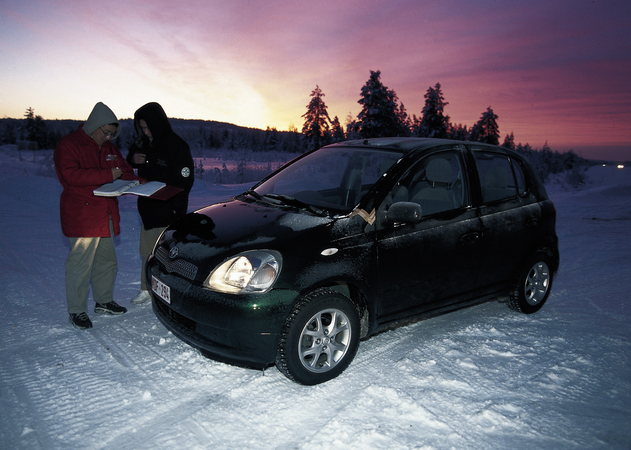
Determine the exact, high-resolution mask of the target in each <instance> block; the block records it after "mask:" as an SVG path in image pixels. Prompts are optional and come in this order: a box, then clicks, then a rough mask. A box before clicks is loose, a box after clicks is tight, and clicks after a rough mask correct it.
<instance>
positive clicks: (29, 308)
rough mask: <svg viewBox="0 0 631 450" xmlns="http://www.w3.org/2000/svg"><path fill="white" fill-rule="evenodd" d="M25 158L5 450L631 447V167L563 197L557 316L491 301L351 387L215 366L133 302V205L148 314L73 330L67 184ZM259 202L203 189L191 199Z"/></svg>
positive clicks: (11, 275) (6, 257)
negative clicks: (64, 207) (140, 300)
mask: <svg viewBox="0 0 631 450" xmlns="http://www.w3.org/2000/svg"><path fill="white" fill-rule="evenodd" d="M16 155H17V152H15V151H12V150H11V148H0V208H1V215H0V225H1V228H0V229H1V233H0V255H2V258H0V292H1V295H0V415H1V420H0V448H2V449H47V450H48V449H84V448H86V449H87V448H90V449H117V450H118V449H175V448H177V449H183V450H184V449H207V448H213V449H215V448H217V449H233V448H234V449H241V448H243V449H245V448H261V449H268V448H278V449H347V448H348V449H412V448H414V449H450V448H455V449H529V450H530V449H555V450H557V449H629V448H631V292H630V291H631V289H630V288H631V280H630V277H631V239H630V236H631V233H630V227H631V169H622V170H619V169H616V168H615V167H593V168H592V169H590V171H589V173H588V176H589V179H588V182H587V183H586V185H584V187H583V189H582V190H581V191H578V192H571V191H565V190H563V189H562V188H560V187H555V186H551V187H550V192H551V197H552V198H553V200H555V203H556V206H557V210H558V222H557V231H558V234H559V238H560V246H561V257H562V262H561V269H560V271H559V273H558V276H557V278H556V280H555V282H554V286H553V290H552V295H551V296H550V298H549V300H548V303H547V304H546V305H545V307H544V308H543V309H542V310H541V311H540V312H539V313H537V314H535V315H532V316H525V315H520V314H517V313H515V312H512V311H511V310H509V309H508V308H507V307H506V305H504V304H499V303H487V304H484V305H481V306H476V307H474V308H470V309H466V310H462V311H458V312H455V313H451V314H449V315H445V316H441V317H437V318H433V319H430V320H426V321H422V322H419V323H416V324H414V325H410V326H407V327H404V328H399V329H397V330H395V331H390V332H387V333H382V334H380V335H378V336H375V337H373V338H371V339H369V340H368V341H365V342H362V343H361V345H360V348H359V352H358V354H357V357H356V359H355V360H354V361H353V363H352V364H351V366H350V367H349V368H348V369H347V370H346V372H344V373H343V374H342V375H341V376H340V377H338V378H336V379H334V380H332V381H330V382H328V383H325V384H322V385H318V386H314V387H305V386H301V385H298V384H295V383H292V382H290V381H289V380H288V379H286V378H285V377H284V376H283V375H282V374H281V373H280V372H278V371H277V370H276V368H273V367H272V368H269V369H268V370H266V371H264V372H263V371H254V370H248V369H243V368H239V367H234V366H230V365H226V364H222V363H218V362H214V361H212V360H208V359H206V358H204V357H202V356H201V355H200V354H199V353H198V352H197V351H195V350H194V349H192V348H191V347H189V346H188V345H186V344H184V343H183V342H181V341H180V340H179V339H177V338H175V337H174V336H172V335H171V334H169V333H168V332H167V331H166V329H165V328H164V327H162V325H161V324H160V323H159V322H158V320H157V319H156V318H155V317H154V315H153V313H152V311H151V306H150V305H149V304H144V305H139V306H130V304H129V299H130V298H131V297H132V296H133V295H134V294H135V293H136V291H137V290H138V287H139V281H138V279H139V272H140V257H139V256H138V254H137V247H138V237H139V236H138V235H139V231H138V227H139V225H140V220H139V217H138V214H137V212H136V208H135V198H133V197H132V196H127V197H123V198H121V202H120V209H121V214H122V229H123V231H122V234H121V236H120V237H119V238H117V242H116V244H117V254H118V259H119V271H118V276H117V280H116V291H115V298H116V299H117V300H118V301H119V303H121V304H123V305H125V306H127V307H129V310H130V311H129V313H128V314H126V315H123V316H119V317H112V316H109V317H104V316H102V315H96V314H90V316H91V318H92V321H93V322H94V328H93V329H91V330H88V331H79V330H76V329H74V328H72V327H71V326H70V325H69V323H68V319H67V313H66V300H65V286H64V262H65V258H66V255H67V253H68V243H67V239H66V238H64V236H63V235H62V233H61V229H60V225H59V217H58V214H59V212H58V202H59V195H60V193H61V186H60V185H59V183H58V181H57V179H56V178H52V177H47V176H42V175H41V174H43V173H46V172H47V171H46V170H43V169H42V168H41V167H40V166H38V164H35V163H32V162H29V161H19V160H18V159H17V156H16ZM48 172H49V171H48ZM49 173H50V172H49ZM242 190H243V186H213V185H208V184H206V183H204V182H197V183H196V185H195V187H194V191H193V193H192V196H191V203H192V206H193V207H199V206H203V205H204V204H207V203H210V202H213V201H215V200H220V199H223V198H227V197H229V196H231V195H232V194H234V193H236V192H239V191H242ZM89 304H90V312H91V305H93V301H92V300H90V303H89Z"/></svg>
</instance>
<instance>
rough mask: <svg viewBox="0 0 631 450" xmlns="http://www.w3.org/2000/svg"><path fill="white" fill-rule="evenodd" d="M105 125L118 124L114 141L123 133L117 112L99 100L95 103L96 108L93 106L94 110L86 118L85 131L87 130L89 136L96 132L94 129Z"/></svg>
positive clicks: (112, 138)
mask: <svg viewBox="0 0 631 450" xmlns="http://www.w3.org/2000/svg"><path fill="white" fill-rule="evenodd" d="M103 125H116V131H115V132H114V134H113V135H112V137H111V140H112V141H113V140H114V139H116V138H117V137H118V135H119V134H120V133H121V125H120V122H119V121H118V119H117V118H116V114H114V112H113V111H112V110H111V109H109V108H108V107H107V106H106V105H105V104H103V103H101V102H98V103H97V104H96V105H94V108H92V112H91V113H90V116H89V117H88V120H86V121H85V123H84V124H83V131H85V132H86V134H87V135H88V136H89V135H91V134H92V133H93V132H94V130H96V129H97V128H99V127H102V126H103Z"/></svg>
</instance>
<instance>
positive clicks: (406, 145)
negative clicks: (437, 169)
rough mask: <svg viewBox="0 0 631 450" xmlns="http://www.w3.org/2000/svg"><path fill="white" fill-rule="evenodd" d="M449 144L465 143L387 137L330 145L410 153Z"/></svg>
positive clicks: (460, 142)
mask: <svg viewBox="0 0 631 450" xmlns="http://www.w3.org/2000/svg"><path fill="white" fill-rule="evenodd" d="M449 144H464V142H463V141H455V140H451V139H436V138H419V137H385V138H369V139H354V140H350V141H342V142H336V143H335V144H331V145H328V146H327V147H333V146H344V147H372V148H390V149H396V150H400V151H403V152H410V151H413V150H422V149H426V148H431V147H435V146H437V145H449Z"/></svg>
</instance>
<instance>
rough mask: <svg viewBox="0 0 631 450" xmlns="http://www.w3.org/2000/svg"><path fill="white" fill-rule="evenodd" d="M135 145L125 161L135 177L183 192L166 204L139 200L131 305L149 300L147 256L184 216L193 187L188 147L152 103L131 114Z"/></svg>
mask: <svg viewBox="0 0 631 450" xmlns="http://www.w3.org/2000/svg"><path fill="white" fill-rule="evenodd" d="M134 127H135V129H136V134H137V139H136V142H135V143H134V144H133V145H132V146H131V147H130V149H129V153H128V154H127V161H128V162H129V163H130V164H131V165H132V167H135V168H137V169H138V175H139V176H141V177H142V178H144V179H146V180H147V181H161V182H163V183H166V184H167V185H169V186H175V187H178V188H181V189H183V191H182V192H179V193H178V194H176V195H175V196H173V197H171V198H170V199H168V200H156V199H151V198H147V197H139V198H138V212H139V213H140V218H141V219H142V227H141V230H140V257H141V258H142V269H141V270H142V272H141V274H140V291H138V294H137V295H136V296H135V297H134V298H133V299H132V300H131V303H132V304H140V303H144V302H146V301H147V300H149V299H150V298H151V295H150V294H149V288H150V286H149V282H148V280H147V279H146V275H145V267H146V266H145V263H146V260H147V256H149V253H150V252H151V250H152V249H153V246H154V244H155V242H156V241H157V239H158V238H159V237H160V234H161V233H162V231H164V229H165V228H166V227H167V226H169V225H170V224H171V223H173V221H174V220H176V219H178V218H180V217H182V216H184V215H185V214H186V213H187V209H188V195H189V193H190V191H191V188H192V187H193V179H194V175H193V169H194V164H193V158H192V157H191V150H190V148H189V146H188V144H187V143H186V142H185V141H184V140H183V139H182V138H181V137H180V136H178V135H177V134H176V133H175V132H174V131H173V129H172V128H171V124H170V123H169V120H168V118H167V115H166V113H165V112H164V109H162V106H160V104H158V103H155V102H152V103H147V104H146V105H144V106H142V107H140V108H139V109H138V111H136V113H135V114H134Z"/></svg>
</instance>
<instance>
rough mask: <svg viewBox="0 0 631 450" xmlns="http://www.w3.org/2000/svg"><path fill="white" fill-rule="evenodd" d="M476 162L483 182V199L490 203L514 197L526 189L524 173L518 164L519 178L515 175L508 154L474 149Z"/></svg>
mask: <svg viewBox="0 0 631 450" xmlns="http://www.w3.org/2000/svg"><path fill="white" fill-rule="evenodd" d="M473 154H474V155H475V162H476V165H477V168H478V174H479V175H480V182H481V184H482V200H483V201H484V203H490V202H494V201H497V200H503V199H506V198H509V197H514V196H516V195H517V193H518V192H519V193H522V192H524V190H525V189H526V187H525V181H524V173H523V171H522V169H521V167H520V166H519V165H518V164H516V165H515V170H516V172H517V174H518V176H517V180H518V181H516V180H515V176H514V175H513V166H512V164H511V161H510V159H509V158H508V156H506V155H502V154H498V153H490V152H483V151H474V152H473Z"/></svg>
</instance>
